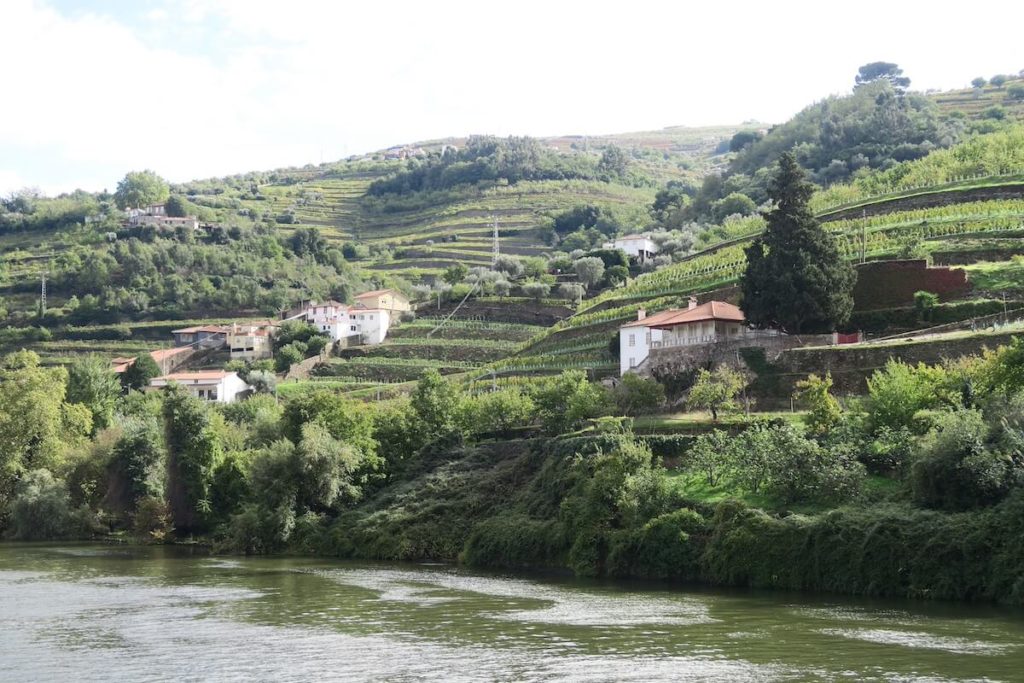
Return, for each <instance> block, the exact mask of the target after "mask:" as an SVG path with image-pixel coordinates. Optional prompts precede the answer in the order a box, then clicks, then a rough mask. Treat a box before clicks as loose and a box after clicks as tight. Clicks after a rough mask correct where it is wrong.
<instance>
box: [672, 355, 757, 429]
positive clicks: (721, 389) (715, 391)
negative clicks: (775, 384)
mask: <svg viewBox="0 0 1024 683" xmlns="http://www.w3.org/2000/svg"><path fill="white" fill-rule="evenodd" d="M744 385H745V381H744V379H743V375H741V374H740V373H739V372H737V371H736V370H733V369H732V368H730V367H729V366H727V365H720V366H718V367H717V368H715V369H714V371H709V370H705V369H704V368H701V369H700V371H699V372H698V373H697V381H696V382H694V384H693V387H692V388H691V389H690V394H689V396H688V397H687V399H686V405H687V407H689V408H691V409H694V408H696V409H698V410H709V411H711V419H712V420H713V421H715V422H717V421H718V413H719V412H720V411H723V410H733V409H735V408H736V395H737V394H739V393H740V390H741V389H743V387H744Z"/></svg>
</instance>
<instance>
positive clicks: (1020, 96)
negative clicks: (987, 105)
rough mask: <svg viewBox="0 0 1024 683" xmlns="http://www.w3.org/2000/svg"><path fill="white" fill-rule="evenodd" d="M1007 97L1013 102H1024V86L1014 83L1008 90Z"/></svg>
mask: <svg viewBox="0 0 1024 683" xmlns="http://www.w3.org/2000/svg"><path fill="white" fill-rule="evenodd" d="M1006 95H1007V97H1009V98H1010V99H1011V100H1016V101H1018V102H1020V101H1021V100H1024V85H1021V84H1020V83H1014V84H1013V85H1011V86H1010V87H1009V88H1007V89H1006Z"/></svg>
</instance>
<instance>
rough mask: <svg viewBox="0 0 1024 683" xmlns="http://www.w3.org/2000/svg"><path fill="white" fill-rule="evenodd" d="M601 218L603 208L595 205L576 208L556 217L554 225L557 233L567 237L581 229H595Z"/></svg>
mask: <svg viewBox="0 0 1024 683" xmlns="http://www.w3.org/2000/svg"><path fill="white" fill-rule="evenodd" d="M600 217H601V207H599V206H595V205H593V204H583V205H580V206H574V207H573V208H571V209H569V210H568V211H563V212H562V213H560V214H558V215H557V216H555V217H554V219H553V221H552V225H553V226H554V229H555V232H557V233H558V234H560V235H565V234H568V233H570V232H576V231H577V230H579V229H580V228H593V227H594V226H596V225H597V221H598V219H599V218H600Z"/></svg>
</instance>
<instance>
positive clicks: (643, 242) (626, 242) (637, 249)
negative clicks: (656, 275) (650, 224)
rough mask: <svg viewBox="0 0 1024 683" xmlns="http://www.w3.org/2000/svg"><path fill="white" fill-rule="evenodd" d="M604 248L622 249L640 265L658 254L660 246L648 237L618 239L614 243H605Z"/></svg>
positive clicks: (638, 236) (628, 236) (637, 236)
mask: <svg viewBox="0 0 1024 683" xmlns="http://www.w3.org/2000/svg"><path fill="white" fill-rule="evenodd" d="M603 246H604V248H605V249H621V250H622V251H624V252H626V255H627V256H629V257H630V258H632V259H636V260H637V261H639V262H640V263H646V262H647V261H648V260H649V259H651V258H654V255H655V254H657V253H658V245H657V244H655V243H654V240H652V239H651V238H650V237H647V236H646V235H626V236H624V237H616V238H615V241H614V242H605V243H604V245H603Z"/></svg>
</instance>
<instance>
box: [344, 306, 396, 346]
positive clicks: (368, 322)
mask: <svg viewBox="0 0 1024 683" xmlns="http://www.w3.org/2000/svg"><path fill="white" fill-rule="evenodd" d="M349 315H350V317H351V318H352V319H353V322H354V324H355V327H356V328H357V329H358V334H359V336H360V338H361V340H362V342H363V343H364V344H380V343H381V342H383V341H384V340H385V339H386V338H387V336H388V329H389V328H390V327H391V311H389V310H387V309H384V308H353V309H350V310H349Z"/></svg>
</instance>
